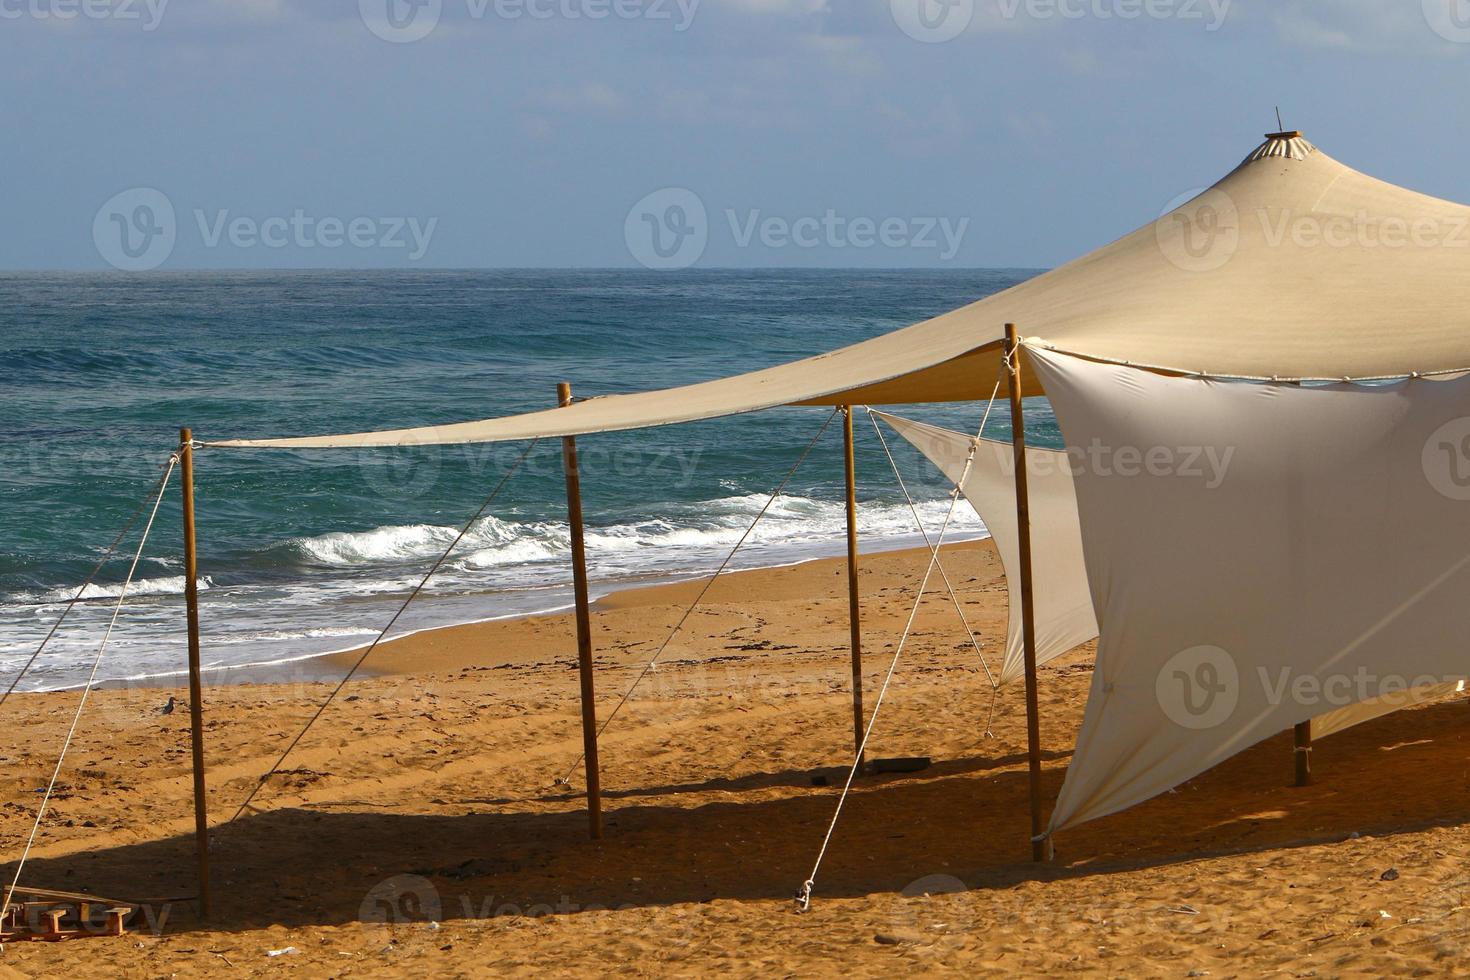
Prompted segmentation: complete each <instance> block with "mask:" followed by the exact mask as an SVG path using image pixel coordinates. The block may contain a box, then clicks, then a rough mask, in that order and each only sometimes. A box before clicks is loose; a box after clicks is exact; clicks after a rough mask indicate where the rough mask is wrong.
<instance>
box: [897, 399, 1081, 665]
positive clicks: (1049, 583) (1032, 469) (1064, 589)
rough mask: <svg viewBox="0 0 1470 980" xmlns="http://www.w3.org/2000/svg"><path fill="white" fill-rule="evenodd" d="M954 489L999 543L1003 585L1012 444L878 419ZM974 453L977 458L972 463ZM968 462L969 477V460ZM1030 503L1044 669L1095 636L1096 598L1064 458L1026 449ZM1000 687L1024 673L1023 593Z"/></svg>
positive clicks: (1008, 563) (1011, 516) (1009, 543)
mask: <svg viewBox="0 0 1470 980" xmlns="http://www.w3.org/2000/svg"><path fill="white" fill-rule="evenodd" d="M873 414H874V415H876V416H878V418H880V419H882V420H883V421H884V422H886V423H887V424H888V425H889V426H890V427H892V429H893V430H894V431H895V432H897V433H898V434H899V435H901V436H903V438H904V439H907V440H908V441H909V442H910V443H912V444H913V445H914V448H916V449H918V450H919V452H921V453H923V454H924V455H925V456H927V457H928V458H929V460H930V461H931V462H932V463H933V464H934V465H935V466H937V467H938V468H939V470H940V472H942V473H944V474H945V475H946V476H948V477H949V478H950V479H951V480H952V481H954V482H955V483H956V484H960V481H961V479H963V480H964V482H963V484H960V490H961V492H962V493H963V494H964V495H965V499H966V500H968V501H969V502H970V506H972V507H974V508H975V512H976V513H977V514H979V515H980V520H982V521H983V522H984V523H985V527H986V529H987V530H989V531H990V535H991V537H992V538H994V540H995V546H996V550H997V551H998V552H999V553H1000V561H1001V565H1002V567H1003V568H1004V569H1005V573H1006V580H1007V581H1008V582H1011V581H1014V580H1015V575H1016V574H1017V571H1018V569H1019V568H1020V562H1021V550H1020V548H1021V545H1020V540H1021V539H1020V532H1019V529H1018V525H1017V523H1016V483H1015V467H1016V463H1015V454H1014V451H1013V450H1012V448H1011V444H1010V443H1009V442H997V441H995V440H993V439H976V438H974V437H972V436H967V435H965V434H964V433H963V432H955V431H953V430H950V429H944V428H940V427H939V426H934V425H926V424H925V423H923V422H915V421H913V420H911V419H906V418H901V417H899V416H897V415H889V414H887V413H886V412H874V413H873ZM972 453H973V458H972ZM967 460H968V461H969V462H970V466H969V472H968V475H967V474H966V469H965V464H966V461H967ZM1026 473H1027V476H1028V495H1029V497H1030V503H1031V524H1032V535H1031V568H1032V579H1033V581H1034V582H1035V590H1034V594H1033V596H1032V610H1033V613H1034V615H1035V621H1036V662H1037V663H1038V664H1044V663H1046V662H1047V661H1049V660H1054V659H1056V658H1057V657H1060V656H1061V655H1062V654H1064V653H1066V652H1067V651H1068V650H1071V649H1072V648H1074V647H1076V646H1078V645H1079V644H1082V643H1086V642H1087V641H1088V640H1090V639H1092V638H1093V637H1095V636H1097V617H1096V616H1094V615H1093V612H1092V593H1091V592H1090V591H1089V590H1088V588H1087V569H1086V567H1085V566H1084V564H1083V561H1082V530H1081V528H1080V527H1079V526H1078V524H1077V494H1076V491H1075V490H1074V489H1073V486H1072V471H1071V467H1070V466H1069V465H1068V461H1067V455H1066V453H1061V452H1057V451H1056V450H1053V449H1038V448H1035V447H1031V446H1028V447H1027V448H1026ZM1009 592H1010V597H1009V602H1010V616H1009V621H1008V625H1007V628H1006V652H1005V664H1004V665H1003V666H1002V668H1001V673H1000V682H1001V683H1002V684H1005V683H1009V682H1010V681H1013V680H1016V679H1017V678H1019V677H1021V676H1023V675H1024V673H1025V655H1024V651H1023V649H1022V646H1021V639H1022V638H1021V593H1020V590H1019V589H1015V588H1013V589H1010V590H1009Z"/></svg>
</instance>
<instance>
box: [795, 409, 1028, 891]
mask: <svg viewBox="0 0 1470 980" xmlns="http://www.w3.org/2000/svg"><path fill="white" fill-rule="evenodd" d="M999 393H1000V384H999V382H997V383H996V386H995V391H993V392H991V394H990V405H991V406H993V405H994V404H995V397H996V395H998V394H999ZM989 418H990V406H987V407H986V409H985V415H984V417H983V418H982V419H981V420H980V434H984V432H985V422H986V421H987V420H988V419H989ZM980 434H977V435H976V437H975V443H974V444H973V445H971V447H970V455H969V456H968V457H966V459H965V469H964V471H963V472H962V473H961V474H960V479H959V482H958V483H956V484H955V489H954V492H953V493H952V494H950V497H949V511H948V512H947V513H946V514H945V515H944V523H943V524H942V525H940V527H939V535H938V537H937V538H936V539H935V542H934V547H933V549H932V550H931V551H930V554H929V566H928V568H926V569H925V570H924V577H923V579H921V580H920V581H919V593H918V595H916V596H914V605H913V608H911V609H910V610H909V618H908V621H907V622H906V623H904V627H903V634H902V635H901V636H900V637H899V638H898V645H897V647H895V648H894V651H893V660H892V661H890V662H889V664H888V673H887V674H886V675H885V676H884V677H883V686H882V687H881V688H879V690H878V700H877V701H876V702H874V704H873V714H872V715H871V716H869V718H868V727H867V728H866V729H865V730H864V731H863V741H862V744H861V745H859V746H858V750H857V754H856V755H855V756H854V757H853V760H852V767H851V768H850V769H848V771H847V782H845V783H844V784H843V785H842V795H841V796H839V797H838V798H837V806H836V808H835V809H834V810H833V811H832V822H831V823H829V824H828V825H827V833H826V836H824V837H823V838H822V846H821V848H820V849H819V850H818V851H817V859H816V861H814V862H813V863H812V873H811V874H809V875H807V878H806V881H804V882H802V883H801V888H800V889H798V890H797V892H796V908H797V910H798V911H801V912H805V911H806V910H807V909H809V908H811V905H812V889H813V888H815V887H816V884H817V872H818V871H820V870H821V869H822V859H823V858H825V857H826V856H827V848H828V847H830V846H831V844H832V834H833V832H834V831H836V829H837V821H838V820H839V819H840V818H841V817H842V807H843V805H844V804H846V803H847V797H848V795H849V794H850V793H851V792H852V782H853V780H854V779H856V778H857V772H858V767H859V766H860V765H862V761H863V758H864V756H865V755H866V754H867V751H868V739H869V738H871V737H872V735H873V726H874V725H876V724H877V723H878V712H879V711H881V710H883V699H884V697H886V696H887V694H888V687H889V685H890V684H892V683H893V673H894V671H895V670H897V669H898V661H899V658H900V657H902V656H903V651H904V647H905V646H906V645H907V644H908V640H909V634H910V633H911V632H912V631H913V628H914V620H915V619H917V618H918V615H919V606H920V605H922V604H923V602H924V590H925V589H926V588H928V586H929V579H930V577H931V576H933V574H934V567H935V566H936V565H937V564H938V563H939V549H940V547H941V546H942V545H943V544H944V536H945V534H947V533H948V532H949V524H950V521H952V520H953V519H954V512H955V508H956V507H957V506H958V505H959V502H960V487H962V486H964V485H965V481H966V480H967V479H969V477H970V468H971V467H972V466H973V465H974V463H975V452H976V450H977V449H978V448H979V439H980Z"/></svg>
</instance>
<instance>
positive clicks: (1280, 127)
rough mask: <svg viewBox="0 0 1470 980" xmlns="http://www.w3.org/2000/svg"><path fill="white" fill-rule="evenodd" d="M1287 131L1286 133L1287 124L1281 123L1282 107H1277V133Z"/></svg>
mask: <svg viewBox="0 0 1470 980" xmlns="http://www.w3.org/2000/svg"><path fill="white" fill-rule="evenodd" d="M1285 131H1286V124H1285V123H1283V122H1282V121H1281V107H1280V106H1277V107H1276V132H1278V133H1284V132H1285Z"/></svg>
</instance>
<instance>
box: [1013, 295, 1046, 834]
mask: <svg viewBox="0 0 1470 980" xmlns="http://www.w3.org/2000/svg"><path fill="white" fill-rule="evenodd" d="M1005 359H1006V380H1007V382H1008V384H1009V387H1010V393H1011V445H1012V448H1013V449H1014V450H1015V470H1016V530H1017V531H1018V532H1019V535H1020V545H1021V547H1020V551H1021V568H1020V573H1021V574H1020V576H1019V577H1020V580H1021V635H1022V639H1023V644H1022V645H1023V649H1024V652H1025V656H1026V754H1027V757H1028V759H1029V761H1030V783H1031V857H1032V859H1033V860H1036V861H1044V860H1046V842H1045V841H1043V840H1041V834H1042V830H1043V827H1042V824H1041V718H1040V715H1041V708H1040V699H1039V697H1038V695H1037V690H1036V611H1035V603H1034V601H1033V597H1032V588H1031V500H1030V494H1029V491H1028V488H1027V480H1026V417H1025V415H1024V414H1023V412H1022V406H1021V351H1020V343H1019V341H1018V340H1017V337H1016V325H1015V324H1014V323H1007V324H1006V344H1005Z"/></svg>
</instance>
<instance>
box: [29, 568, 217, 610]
mask: <svg viewBox="0 0 1470 980" xmlns="http://www.w3.org/2000/svg"><path fill="white" fill-rule="evenodd" d="M184 583H185V579H184V576H182V575H173V576H167V577H164V578H142V579H134V580H133V582H132V584H131V585H129V586H128V595H129V596H133V597H136V596H145V595H183V594H184ZM213 584H214V583H213V582H211V581H210V580H209V577H208V576H202V577H201V578H200V579H199V591H201V592H203V591H205V590H206V589H209V588H210V587H211V586H213ZM122 589H123V587H122V585H121V583H119V584H118V585H95V584H94V585H89V586H87V587H86V588H85V589H83V590H82V594H81V596H80V598H81V600H82V601H87V600H91V599H116V598H117V597H118V596H120V595H122ZM74 598H78V596H77V589H76V586H74V585H73V586H63V587H62V588H59V589H50V590H48V591H46V592H22V593H20V594H18V595H16V596H15V601H16V602H20V603H37V604H40V605H41V606H42V607H43V608H45V607H49V606H50V605H51V604H54V603H65V602H71V601H72V599H74Z"/></svg>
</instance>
